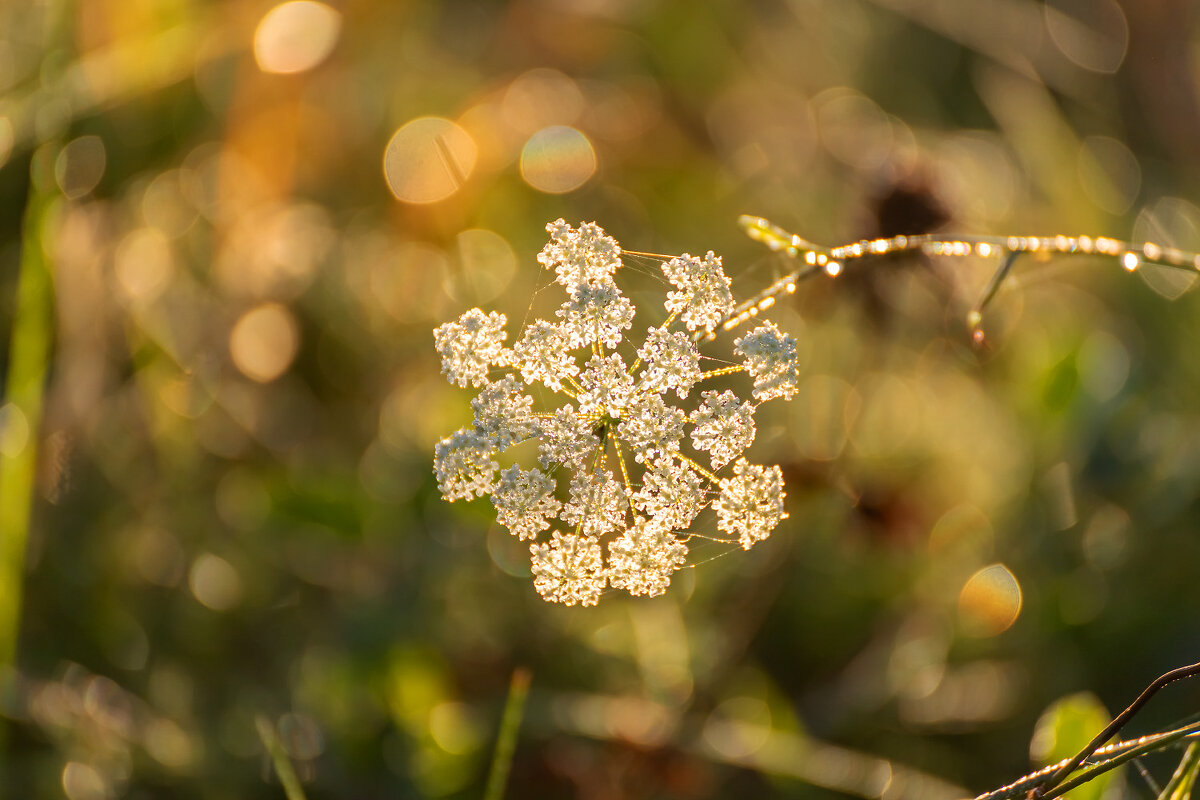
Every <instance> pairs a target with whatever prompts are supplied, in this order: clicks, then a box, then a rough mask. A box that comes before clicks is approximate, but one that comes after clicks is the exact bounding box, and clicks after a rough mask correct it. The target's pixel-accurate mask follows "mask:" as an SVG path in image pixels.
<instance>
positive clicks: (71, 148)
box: [54, 135, 108, 200]
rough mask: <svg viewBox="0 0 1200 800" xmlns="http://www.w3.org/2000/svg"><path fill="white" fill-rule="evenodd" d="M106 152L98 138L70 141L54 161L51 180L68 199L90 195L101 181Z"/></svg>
mask: <svg viewBox="0 0 1200 800" xmlns="http://www.w3.org/2000/svg"><path fill="white" fill-rule="evenodd" d="M107 163H108V152H107V150H106V148H105V147H104V140H103V139H101V138H100V137H99V136H92V135H88V136H80V137H79V138H78V139H72V140H71V141H70V142H67V144H66V146H65V147H63V149H62V150H61V151H60V152H59V154H58V158H57V159H55V161H54V179H55V180H56V181H57V182H58V188H60V189H62V193H63V194H64V195H66V196H67V197H68V198H69V199H71V200H75V199H78V198H80V197H83V196H84V195H86V194H88V193H89V192H91V191H92V190H93V189H95V188H96V187H97V186H98V185H99V184H100V179H101V178H103V177H104V169H105V167H106V166H107Z"/></svg>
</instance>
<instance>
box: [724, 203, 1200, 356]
mask: <svg viewBox="0 0 1200 800" xmlns="http://www.w3.org/2000/svg"><path fill="white" fill-rule="evenodd" d="M738 224H739V225H741V226H742V229H743V230H744V231H745V232H746V235H747V236H749V237H750V238H751V239H754V240H755V241H759V242H762V243H763V244H765V245H766V246H767V247H768V248H770V249H771V250H774V251H775V252H777V253H783V254H784V255H786V256H788V257H790V258H793V259H796V260H797V261H800V262H801V264H800V266H799V267H797V268H796V269H795V270H793V271H792V272H789V273H788V274H787V275H784V276H783V277H782V278H780V279H779V280H777V281H775V282H774V283H772V284H771V285H770V286H768V287H767V288H765V289H763V290H762V291H761V292H759V293H758V294H756V295H755V296H754V297H751V298H750V299H749V300H746V301H745V302H743V303H741V304H740V305H738V306H736V307H735V308H734V309H733V311H732V312H730V314H729V315H728V317H726V319H725V320H723V321H722V323H721V327H722V328H723V329H724V330H729V329H730V328H735V327H737V326H738V325H740V324H742V323H743V322H745V321H746V320H747V319H749V318H750V317H754V316H757V315H758V314H759V313H760V312H762V311H765V310H766V309H767V308H770V307H771V306H772V305H774V303H775V300H776V298H777V297H778V296H780V295H782V294H791V293H793V292H795V291H796V284H798V283H799V282H800V281H802V280H805V279H806V278H810V277H812V276H813V275H815V274H817V273H824V274H826V275H829V276H831V277H834V276H837V275H839V274H841V273H842V271H843V270H844V269H845V267H846V265H847V264H849V263H851V262H854V261H858V260H862V259H869V258H878V257H880V256H892V255H899V254H904V253H922V254H924V255H928V256H954V257H963V256H977V257H981V258H993V257H1002V258H1003V259H1004V262H1003V263H1002V264H1001V266H1000V268H999V269H998V270H997V271H996V273H995V274H994V275H993V276H992V280H991V281H990V282H989V284H988V287H987V289H986V290H985V291H984V294H983V296H982V297H981V299H980V300H979V302H977V303H976V304H975V305H974V306H973V308H972V310H971V313H970V315H969V316H968V321H969V322H970V324H971V328H972V329H973V331H978V330H979V323H980V322H982V311H983V308H984V307H985V306H986V305H987V304H988V303H989V302H990V301H991V299H992V297H993V296H994V295H995V294H996V292H997V290H998V289H999V288H1000V284H1001V282H1002V281H1003V280H1004V278H1005V277H1006V276H1007V275H1008V272H1009V270H1010V269H1011V268H1012V264H1013V261H1015V259H1016V258H1017V257H1018V256H1020V255H1024V254H1033V255H1038V256H1073V255H1100V256H1110V257H1114V258H1117V259H1119V261H1120V263H1121V266H1122V267H1124V268H1125V270H1126V271H1128V272H1133V271H1134V270H1136V269H1138V268H1139V267H1140V266H1141V265H1142V264H1154V265H1156V266H1160V267H1166V268H1168V269H1176V270H1180V271H1184V272H1197V271H1200V254H1198V253H1191V252H1187V251H1184V250H1179V249H1177V248H1174V247H1164V246H1162V245H1158V244H1155V243H1154V242H1145V243H1143V244H1140V245H1139V244H1133V243H1130V242H1126V241H1122V240H1120V239H1113V238H1111V237H1108V236H1098V237H1092V236H1064V235H1061V234H1060V235H1057V236H958V235H948V236H942V235H939V234H932V233H923V234H918V235H914V236H893V237H891V238H885V239H863V240H861V241H857V242H853V243H851V244H845V245H840V246H838V247H830V248H826V247H822V246H820V245H818V244H814V243H812V242H810V241H808V240H807V239H803V238H801V237H799V236H797V235H795V234H792V233H788V232H787V231H785V230H783V229H782V228H780V227H779V226H777V225H775V224H773V223H771V222H768V221H767V220H765V219H762V218H761V217H751V216H743V217H740V218H739V219H738ZM708 336H709V338H712V336H713V334H712V333H711V332H710V333H709V334H708ZM977 338H978V337H977Z"/></svg>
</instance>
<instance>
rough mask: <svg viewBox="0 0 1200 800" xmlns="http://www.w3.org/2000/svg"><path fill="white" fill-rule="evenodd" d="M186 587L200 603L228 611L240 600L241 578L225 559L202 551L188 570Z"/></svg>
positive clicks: (216, 609) (215, 609) (213, 608)
mask: <svg viewBox="0 0 1200 800" xmlns="http://www.w3.org/2000/svg"><path fill="white" fill-rule="evenodd" d="M188 588H189V589H191V590H192V595H193V596H194V597H195V598H196V599H197V600H198V601H199V602H200V603H201V605H204V606H207V607H208V608H211V609H212V610H213V611H230V610H232V609H234V608H236V607H237V605H238V604H239V603H240V602H242V578H241V576H240V575H238V572H237V570H236V569H234V568H233V565H232V564H230V563H229V562H228V561H226V560H225V559H223V558H221V557H220V556H217V555H213V554H212V553H204V554H203V555H201V556H200V557H199V558H197V559H196V560H195V561H194V562H192V568H191V570H190V571H189V572H188Z"/></svg>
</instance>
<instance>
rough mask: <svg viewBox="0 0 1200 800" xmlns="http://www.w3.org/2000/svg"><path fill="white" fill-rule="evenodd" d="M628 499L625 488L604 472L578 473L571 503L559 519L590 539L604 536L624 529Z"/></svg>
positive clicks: (607, 472) (609, 473)
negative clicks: (590, 537)
mask: <svg viewBox="0 0 1200 800" xmlns="http://www.w3.org/2000/svg"><path fill="white" fill-rule="evenodd" d="M628 508H629V499H628V498H627V497H626V496H625V487H624V486H622V485H621V484H620V483H618V482H617V481H616V480H615V479H614V478H613V476H612V473H611V472H609V471H608V470H605V469H600V470H597V471H596V472H594V473H592V474H588V473H586V472H576V473H575V478H574V480H572V481H571V499H570V500H569V501H568V502H567V504H566V505H565V506H563V510H562V514H560V515H559V518H560V519H561V520H562V521H563V522H565V523H567V524H568V525H574V526H576V527H577V528H579V532H581V533H583V534H584V535H587V536H603V535H604V534H606V533H608V532H610V531H613V530H616V529H618V528H624V527H625V511H626V510H627V509H628Z"/></svg>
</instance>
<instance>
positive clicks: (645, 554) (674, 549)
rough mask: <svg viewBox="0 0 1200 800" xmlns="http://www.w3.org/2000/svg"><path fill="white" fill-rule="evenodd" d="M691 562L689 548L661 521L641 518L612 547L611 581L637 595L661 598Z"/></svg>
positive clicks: (609, 567) (609, 560)
mask: <svg viewBox="0 0 1200 800" xmlns="http://www.w3.org/2000/svg"><path fill="white" fill-rule="evenodd" d="M686 559H687V545H685V544H684V543H683V542H682V541H680V540H679V539H678V538H677V537H676V536H675V535H674V534H672V533H671V532H670V531H669V530H667V529H666V528H665V527H663V525H662V523H661V522H659V521H658V520H654V519H647V518H645V517H639V518H638V519H637V521H636V522H634V524H633V527H632V528H630V529H629V530H627V531H625V533H624V534H622V535H621V536H620V537H618V538H616V539H614V540H613V541H612V542H610V543H609V545H608V581H609V583H610V584H611V585H612V587H613V588H614V589H624V590H625V591H627V592H629V593H630V594H633V595H639V594H640V595H648V596H651V597H653V596H655V595H660V594H662V593H663V592H665V591H666V590H667V587H668V586H670V585H671V575H672V573H674V572H675V570H677V569H679V568H680V567H681V566H683V562H684V561H685V560H686Z"/></svg>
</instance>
